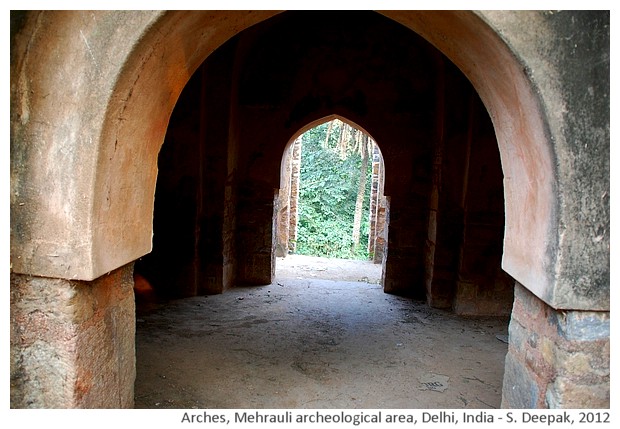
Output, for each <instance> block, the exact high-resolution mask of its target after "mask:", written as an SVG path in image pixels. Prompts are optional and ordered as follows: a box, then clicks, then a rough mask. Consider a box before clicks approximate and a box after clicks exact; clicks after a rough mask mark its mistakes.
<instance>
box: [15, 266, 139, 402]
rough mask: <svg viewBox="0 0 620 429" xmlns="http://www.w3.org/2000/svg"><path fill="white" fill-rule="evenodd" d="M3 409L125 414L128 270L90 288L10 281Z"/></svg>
mask: <svg viewBox="0 0 620 429" xmlns="http://www.w3.org/2000/svg"><path fill="white" fill-rule="evenodd" d="M11 327H12V328H11V407H12V408H131V407H132V406H133V383H134V379H135V339H134V335H135V307H134V295H133V278H132V266H131V265H129V266H125V267H123V268H120V269H118V270H116V271H114V272H112V273H110V274H108V275H106V276H103V277H102V278H100V279H97V280H95V281H93V282H78V281H67V280H57V279H47V278H40V277H28V276H23V275H18V274H13V275H12V276H11Z"/></svg>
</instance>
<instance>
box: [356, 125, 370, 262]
mask: <svg viewBox="0 0 620 429" xmlns="http://www.w3.org/2000/svg"><path fill="white" fill-rule="evenodd" d="M361 156H362V166H361V167H360V181H359V186H358V188H357V200H355V215H354V217H353V251H354V252H355V251H356V250H357V248H358V247H359V245H360V230H361V228H362V213H363V211H362V208H363V206H364V196H365V195H366V173H367V170H368V135H367V134H365V133H364V136H363V138H362V145H361Z"/></svg>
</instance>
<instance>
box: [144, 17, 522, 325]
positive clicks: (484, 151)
mask: <svg viewBox="0 0 620 429" xmlns="http://www.w3.org/2000/svg"><path fill="white" fill-rule="evenodd" d="M309 15H311V17H310V18H311V19H309ZM344 16H345V15H343V13H340V12H312V13H310V14H308V13H306V12H304V13H303V14H301V13H298V12H286V13H283V14H280V15H278V16H276V17H274V18H272V19H269V20H267V21H264V22H263V23H261V24H259V25H256V26H254V27H251V28H249V29H248V30H246V31H243V32H241V33H239V34H238V35H237V36H235V37H234V38H232V39H230V40H229V41H228V42H226V43H225V44H224V45H223V46H222V47H220V48H219V49H218V50H216V51H215V52H214V53H213V54H211V55H210V56H209V57H208V58H207V60H206V61H205V62H204V64H203V65H202V67H201V68H200V69H199V70H198V71H197V72H196V73H195V74H194V76H193V77H192V78H191V80H190V81H189V83H188V85H187V86H186V88H185V90H184V91H183V93H182V95H181V97H180V99H179V100H178V103H177V106H176V108H175V110H174V112H173V114H172V117H171V119H170V124H169V128H168V133H167V135H166V141H165V143H164V145H163V147H162V150H161V152H160V155H159V175H158V183H157V190H156V196H155V218H154V239H153V242H154V246H153V251H152V253H151V254H149V255H147V256H145V257H143V258H142V260H140V261H138V263H136V272H138V273H139V274H141V275H142V276H144V277H146V278H147V280H148V281H149V282H150V283H151V284H152V285H153V287H154V288H155V290H156V291H157V293H159V294H161V295H163V296H167V297H182V296H194V295H202V294H214V293H221V292H223V291H224V290H226V289H229V288H231V287H233V286H244V285H268V284H271V283H272V281H273V279H274V276H275V254H276V252H275V248H276V238H275V237H276V236H277V228H278V226H277V222H276V218H277V216H276V210H277V204H276V200H277V197H278V190H279V187H280V184H281V182H280V173H281V160H282V154H283V152H284V149H285V147H286V145H287V144H288V143H289V142H290V140H291V138H293V136H294V135H296V133H298V132H299V130H301V129H305V128H306V127H308V126H309V124H312V123H314V122H316V121H320V120H322V118H325V117H329V116H332V115H338V116H340V117H344V118H348V119H349V120H351V121H354V122H355V123H357V124H360V126H362V127H363V128H364V129H365V130H367V131H368V132H369V133H371V134H372V135H373V137H375V138H376V139H377V141H379V142H381V151H382V154H383V157H384V160H385V171H386V176H385V187H384V194H385V196H386V197H387V206H386V214H385V216H386V221H388V222H389V235H388V237H387V246H386V252H385V254H384V255H383V256H384V257H383V280H382V284H383V288H384V291H385V292H388V293H391V294H396V295H402V296H409V297H413V298H416V299H423V300H426V301H427V303H429V304H430V305H431V306H434V307H439V308H451V309H453V310H455V311H456V312H458V313H460V314H478V315H489V314H493V315H507V314H509V312H510V307H511V303H512V286H513V285H512V283H513V282H512V280H511V279H510V278H509V277H508V276H507V275H506V274H505V273H503V272H502V271H501V269H500V261H501V254H502V238H503V226H504V218H503V187H502V170H501V164H500V161H499V152H498V149H497V143H496V141H495V137H494V131H493V126H492V123H491V120H490V118H489V116H488V114H487V113H486V110H485V108H484V106H483V105H482V103H481V101H480V99H479V98H478V96H477V94H476V93H475V91H474V90H473V88H472V87H471V85H470V84H469V82H468V81H467V80H466V79H465V77H464V76H463V75H462V74H461V73H460V71H459V70H458V69H456V67H454V65H452V63H450V62H449V61H448V60H447V59H446V58H445V57H444V56H443V55H442V54H441V53H439V52H438V51H437V50H436V49H434V48H433V47H432V46H430V45H429V44H428V43H427V42H426V41H424V40H423V39H422V38H420V37H419V36H417V35H416V34H415V33H413V32H411V31H410V30H407V29H406V28H404V27H402V26H400V25H398V24H396V23H394V22H393V21H391V20H388V19H386V18H384V17H382V16H381V15H378V14H376V13H372V12H356V13H352V14H351V13H347V14H346V16H347V17H349V18H350V17H351V16H353V17H354V18H355V19H343V17H344ZM311 22H321V23H322V25H321V26H314V25H311V24H309V23H311Z"/></svg>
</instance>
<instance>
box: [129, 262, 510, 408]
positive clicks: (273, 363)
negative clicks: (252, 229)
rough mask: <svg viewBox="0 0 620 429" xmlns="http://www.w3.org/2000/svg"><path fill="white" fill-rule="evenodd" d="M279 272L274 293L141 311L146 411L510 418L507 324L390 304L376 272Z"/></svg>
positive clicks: (334, 265) (140, 382)
mask: <svg viewBox="0 0 620 429" xmlns="http://www.w3.org/2000/svg"><path fill="white" fill-rule="evenodd" d="M277 266H278V269H277V276H276V281H274V283H273V284H271V285H268V286H261V287H252V288H234V289H232V290H230V291H227V292H226V293H224V294H222V295H215V296H208V297H205V296H202V297H194V298H188V299H182V300H175V301H171V302H168V303H164V304H161V305H157V306H155V307H153V306H149V307H147V308H146V309H144V308H139V310H138V314H137V334H136V348H137V379H136V384H135V406H136V408H261V409H262V408H418V409H419V408H498V407H499V406H500V402H501V389H502V378H503V368H504V357H505V355H506V351H507V344H505V343H504V342H502V341H500V340H499V339H498V337H500V338H502V336H503V335H506V334H507V323H508V320H507V319H504V318H502V319H499V318H461V317H457V316H455V315H453V314H450V313H449V312H446V311H441V310H435V309H431V308H429V307H427V306H426V305H425V304H424V303H423V302H416V301H412V300H409V299H406V298H401V297H397V296H392V295H388V294H385V293H383V291H382V290H381V287H380V285H379V284H378V283H379V280H380V277H381V272H380V269H381V268H380V266H377V265H373V264H371V263H369V262H361V261H344V260H327V259H322V258H316V259H313V258H308V257H299V256H288V257H287V258H285V259H280V258H279V259H278V261H277ZM334 278H336V279H338V280H333V279H334Z"/></svg>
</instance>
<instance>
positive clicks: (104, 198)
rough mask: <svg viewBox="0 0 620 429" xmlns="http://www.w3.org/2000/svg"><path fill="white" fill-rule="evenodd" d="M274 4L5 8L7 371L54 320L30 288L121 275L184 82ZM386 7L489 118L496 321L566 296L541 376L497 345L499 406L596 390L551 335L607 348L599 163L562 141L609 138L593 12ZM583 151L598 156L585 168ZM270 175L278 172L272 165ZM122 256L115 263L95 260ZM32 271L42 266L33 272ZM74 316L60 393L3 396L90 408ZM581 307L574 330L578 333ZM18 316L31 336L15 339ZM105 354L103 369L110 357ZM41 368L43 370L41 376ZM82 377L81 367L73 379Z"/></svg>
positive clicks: (83, 338)
mask: <svg viewBox="0 0 620 429" xmlns="http://www.w3.org/2000/svg"><path fill="white" fill-rule="evenodd" d="M274 14H275V13H273V12H266V11H260V12H250V13H240V12H169V13H159V12H32V13H29V14H27V15H14V16H12V31H11V34H12V36H11V45H12V51H11V219H12V221H11V266H12V272H13V274H12V296H13V295H15V300H14V301H13V300H12V306H11V309H12V318H13V320H15V322H14V323H13V326H12V332H14V333H15V335H12V342H11V347H12V365H15V368H16V369H15V371H14V369H13V366H12V374H13V373H15V374H17V373H18V372H20V371H21V372H28V371H29V369H30V368H32V367H33V365H34V364H35V363H36V361H37V359H38V358H37V356H38V355H37V351H36V350H39V349H37V347H38V346H37V344H41V343H43V344H48V345H49V344H50V343H46V341H45V338H46V337H48V336H49V335H53V334H52V333H51V332H53V330H46V328H42V329H39V330H37V329H34V328H33V326H32V323H33V322H32V320H30V319H29V318H28V317H29V316H27V315H28V314H29V313H28V305H26V304H25V302H30V303H36V302H38V301H39V300H40V299H42V297H41V296H39V292H37V291H39V290H40V289H41V288H43V289H46V288H50V289H53V290H55V291H57V293H58V294H57V295H56V296H55V298H54V299H52V301H54V300H56V302H57V305H61V306H62V305H66V299H67V297H68V296H77V297H78V298H77V299H78V300H80V299H82V298H84V297H86V296H87V295H89V296H90V293H91V292H88V291H87V289H89V290H91V289H93V288H92V287H90V285H91V283H92V284H94V285H101V287H102V288H103V289H105V290H106V291H108V292H109V289H110V287H113V285H116V284H120V283H122V282H125V283H123V284H125V285H126V281H125V280H122V281H121V280H118V282H117V277H114V276H120V277H119V278H125V277H126V273H127V270H130V267H129V268H127V264H130V263H131V262H132V261H134V260H135V259H137V258H138V257H140V256H142V255H144V254H145V253H148V252H149V251H150V247H151V222H150V220H151V219H152V208H153V192H154V186H155V179H156V175H157V171H156V159H157V153H158V151H159V148H160V146H161V144H162V142H163V137H164V134H165V131H166V127H167V123H168V120H169V117H170V113H171V111H172V108H173V106H174V104H175V102H176V100H177V98H178V96H179V94H180V92H181V89H182V88H183V87H184V85H185V84H186V83H187V81H188V79H189V77H190V76H191V74H192V73H193V72H194V70H196V68H197V67H198V65H199V64H200V63H201V62H202V61H203V60H204V59H205V58H206V57H207V56H208V55H209V54H210V53H211V52H213V51H214V50H215V49H216V48H217V47H218V46H220V45H221V44H222V43H223V42H224V41H226V40H227V39H229V38H230V37H231V36H233V35H235V34H237V33H238V32H239V31H241V30H242V29H244V28H247V27H249V26H251V25H253V24H255V23H258V22H260V21H262V20H264V19H266V18H268V17H270V16H273V15H274ZM384 15H385V16H387V17H389V18H391V19H393V20H394V21H396V22H399V23H401V24H402V25H404V26H406V27H407V28H409V29H411V30H413V31H415V32H417V33H418V34H420V35H421V36H422V37H424V38H426V39H427V40H428V41H430V42H431V43H433V44H434V45H435V46H436V47H437V48H438V49H439V50H440V51H442V52H443V53H444V54H445V55H446V56H447V57H448V58H450V59H451V60H452V61H453V62H454V63H455V64H456V65H457V66H458V67H459V68H461V70H462V71H463V72H464V74H465V75H466V76H467V77H468V78H469V79H470V80H471V82H472V84H473V85H474V87H475V88H476V90H477V91H478V93H479V94H480V96H481V98H482V100H483V102H484V103H485V105H486V107H487V109H488V111H489V113H490V115H491V118H492V120H493V123H494V126H495V131H496V135H497V138H498V143H499V148H500V153H501V157H502V166H503V169H504V174H505V195H506V234H505V242H504V256H503V267H504V269H505V270H506V271H507V272H508V273H510V274H511V275H512V276H513V277H514V278H515V279H516V280H517V281H518V282H519V283H520V284H521V285H522V286H523V288H521V289H520V290H521V291H520V292H519V293H518V294H517V298H516V302H517V305H516V310H515V311H521V312H522V316H517V317H516V318H514V316H513V318H514V320H516V321H517V322H519V321H520V322H521V323H520V324H519V323H515V324H514V325H513V326H514V328H513V330H512V331H511V335H521V336H523V335H527V334H526V333H524V332H527V330H528V329H530V330H532V331H534V332H536V331H538V330H540V331H544V330H546V329H547V328H546V326H547V324H549V323H555V322H553V321H549V320H548V319H546V320H542V321H540V322H533V323H531V324H528V323H526V322H524V320H525V319H527V318H528V316H527V315H528V314H529V315H537V314H540V313H541V312H542V311H543V310H542V309H544V308H546V309H548V311H551V314H556V313H554V311H556V310H559V309H562V310H570V311H569V312H568V314H569V316H561V317H560V316H559V314H560V313H557V314H558V316H557V317H558V320H559V322H557V323H559V324H560V326H561V328H560V332H559V334H558V335H559V337H558V338H556V337H553V336H551V337H550V338H549V341H551V343H553V344H555V345H556V349H557V350H556V351H557V353H555V355H554V356H555V357H548V356H545V355H544V353H543V352H541V351H539V350H538V349H537V350H536V353H539V355H537V356H539V359H541V360H542V361H544V362H546V364H547V365H548V366H549V367H550V368H551V369H552V370H550V372H549V373H546V375H545V376H544V377H543V379H540V378H539V377H534V376H532V375H531V374H532V372H531V370H530V369H528V368H527V367H525V366H524V365H525V364H524V363H523V362H522V360H520V359H521V357H520V356H524V355H525V351H524V350H522V349H518V347H517V345H515V349H514V350H512V355H510V356H512V358H510V359H509V360H508V361H507V381H506V383H507V384H510V385H511V386H518V387H519V388H518V389H516V391H517V392H523V393H522V394H521V393H516V394H514V395H516V396H514V395H513V396H510V395H508V397H506V402H505V405H506V406H543V405H544V404H546V405H547V406H576V405H583V406H586V407H587V406H601V405H603V406H604V404H605V403H607V404H608V401H609V389H608V387H609V386H608V376H607V379H606V380H607V388H606V389H607V390H606V391H605V377H604V376H603V377H602V378H600V377H599V378H597V381H595V382H594V384H595V385H596V386H593V385H592V384H588V383H589V382H584V381H580V380H581V379H573V378H571V376H570V374H568V372H566V370H565V369H564V368H563V366H562V361H563V359H562V357H561V356H560V355H561V354H562V353H564V352H565V351H566V349H565V347H563V346H562V344H563V342H565V341H569V342H571V341H572V342H576V343H578V344H580V345H582V346H583V348H584V350H586V351H587V350H590V348H600V345H601V344H600V342H601V341H602V344H603V347H605V344H606V347H607V350H608V347H609V342H608V339H609V335H608V326H609V325H608V320H609V313H608V310H609V208H608V207H609V180H608V174H609V161H608V157H606V155H607V154H606V153H605V150H604V149H603V150H599V151H595V152H591V151H586V150H583V149H582V148H581V146H578V145H576V144H575V143H574V141H575V140H579V139H581V140H585V141H587V142H592V141H593V142H594V143H591V144H590V147H592V145H593V144H594V145H595V143H601V142H602V147H607V148H608V140H609V121H608V117H607V118H606V117H605V113H606V111H608V106H609V100H608V98H607V99H606V98H605V96H604V95H605V94H606V93H605V91H606V90H608V87H609V79H608V70H609V69H608V65H609V55H608V40H609V26H608V22H609V18H608V14H604V13H602V14H583V15H579V14H573V15H570V14H559V15H558V16H554V15H553V14H545V13H529V12H518V13H514V12H489V13H474V12H466V11H461V12H449V11H445V12H408V11H398V12H390V13H384ZM571 20H572V23H570V22H571ZM567 23H569V24H570V25H567ZM592 26H595V27H596V28H597V29H600V31H597V33H596V37H589V36H587V37H586V33H587V32H586V31H584V30H585V29H590V28H591V27H592ZM568 31H574V32H576V33H577V34H578V35H579V37H581V39H580V40H581V41H582V42H583V45H584V46H585V48H582V49H583V50H580V51H579V55H580V59H581V60H582V61H584V62H585V63H587V64H590V63H592V64H594V63H596V64H598V66H592V67H590V68H578V69H577V71H575V69H574V68H571V70H572V71H571V72H568V71H567V70H568V69H569V67H566V65H567V64H568V63H569V62H570V61H571V60H570V58H569V55H568V47H567V46H568V45H567V44H566V43H567V42H565V40H568V39H567V38H563V37H557V35H558V34H560V33H562V32H568ZM606 43H607V45H606ZM593 46H594V47H595V49H591V48H592V47H593ZM605 47H607V50H605ZM590 60H592V61H590ZM601 60H602V61H601ZM50 70H54V71H55V72H54V73H50ZM606 72H607V75H605V73H606ZM586 87H587V88H589V89H588V90H587V91H586V93H587V94H589V97H588V98H587V100H586V101H585V102H584V101H580V100H582V99H579V98H578V97H577V96H576V94H578V93H580V91H582V90H583V89H584V88H586ZM584 103H586V104H584ZM58 106H62V108H60V109H59V108H58ZM588 112H591V113H588ZM578 116H581V117H582V118H587V119H586V120H587V121H588V123H589V124H591V127H589V128H591V129H594V130H595V133H594V134H588V133H587V132H586V131H585V130H584V129H583V127H582V126H581V125H580V121H582V120H580V121H578V120H577V117H578ZM145 117H146V118H148V120H146V121H145V120H144V118H145ZM231 127H232V128H234V123H231ZM586 128H587V127H586ZM231 139H233V140H234V139H235V135H234V132H233V134H232V135H231ZM605 143H607V146H605ZM586 146H587V144H586ZM592 164H594V165H597V166H598V167H597V168H596V169H594V170H592V169H590V166H591V165H592ZM584 178H585V179H588V180H584ZM267 181H268V182H274V183H275V178H274V177H269V178H267ZM583 193H585V194H587V195H588V197H586V199H585V200H584V199H583V198H581V197H580V195H581V194H583ZM583 216H587V219H588V222H587V223H585V224H584V223H583V222H580V219H582V217H583ZM573 243H580V244H579V245H577V246H574V245H572V244H573ZM124 266H125V267H126V268H120V271H117V272H115V275H114V276H112V277H110V276H106V273H109V272H111V271H114V270H116V269H119V267H124ZM30 276H38V277H39V278H38V279H37V280H36V281H33V280H31V279H30ZM119 282H120V283H119ZM95 289H96V288H95ZM62 290H65V291H67V293H69V294H70V295H66V294H63V293H64V292H61V291H62ZM528 291H531V292H532V293H533V295H530V292H528ZM55 293H56V292H55ZM71 294H75V295H71ZM104 295H106V296H112V298H110V299H109V300H108V301H105V300H104V301H105V302H108V304H109V305H107V307H105V306H104V307H102V308H100V309H99V310H97V311H95V312H94V313H93V315H95V316H98V317H99V316H101V319H100V320H101V323H103V324H104V325H106V326H111V328H110V335H112V337H119V336H121V337H122V336H126V334H127V332H126V330H127V329H131V326H132V325H131V324H128V325H126V326H125V328H126V329H125V330H123V327H122V326H120V325H122V322H121V323H120V325H119V323H118V320H117V319H116V318H115V317H116V316H112V315H115V314H117V313H118V314H124V315H125V316H123V317H126V315H127V314H128V313H131V311H126V310H128V308H129V307H123V308H122V309H121V310H119V312H117V313H115V312H114V311H109V312H107V313H106V311H107V310H108V309H112V308H113V307H114V303H118V302H120V300H116V299H117V298H118V297H117V298H114V295H109V294H108V293H107V292H106V293H105V294H104ZM102 296H103V295H102ZM20 297H21V298H20ZM23 297H28V298H23ZM72 299H75V298H72ZM89 299H90V298H89ZM86 301H88V299H87V300H86ZM45 302H46V304H45V305H47V306H50V305H54V304H50V303H49V302H50V301H49V300H46V301H45ZM98 302H99V301H98ZM101 302H103V301H101ZM101 302H99V304H98V305H102V304H101ZM35 305H36V304H35ZM84 305H85V306H86V307H88V305H90V304H84ZM85 314H86V313H83V312H78V313H75V312H73V311H69V312H68V313H67V314H66V315H65V316H66V318H65V319H62V321H61V325H62V326H67V327H69V328H68V331H67V332H68V333H67V342H66V343H62V344H56V345H53V346H52V349H53V348H60V349H62V350H65V352H66V353H60V355H62V356H64V357H63V359H65V360H66V361H67V362H68V363H67V364H66V366H68V367H70V368H72V370H71V373H72V377H69V378H67V379H66V380H65V381H58V382H59V383H61V384H62V386H63V387H62V389H61V390H62V391H63V392H65V393H64V394H63V395H61V396H62V397H61V398H59V399H58V400H57V401H56V402H53V401H52V402H49V398H46V397H45V395H43V397H40V398H38V399H28V398H30V396H29V394H27V393H24V392H28V391H29V390H28V389H30V388H31V387H28V382H27V381H24V383H25V384H20V387H19V389H18V390H19V393H16V394H15V398H16V399H15V402H13V400H12V404H15V406H28V404H30V406H55V405H56V406H58V405H59V406H86V407H88V406H97V404H99V403H100V402H98V401H99V399H100V396H98V395H97V393H96V392H95V390H93V389H92V386H93V385H95V384H96V383H95V381H94V380H96V379H97V377H98V376H100V375H91V376H89V377H90V378H89V377H86V376H85V375H84V368H85V367H89V366H90V363H89V362H85V361H84V360H83V359H85V358H82V357H78V355H76V354H71V352H69V350H72V349H73V348H74V347H77V348H78V351H79V350H87V349H89V348H91V347H92V344H93V343H92V342H93V341H95V340H96V339H95V338H89V337H88V335H86V334H84V332H85V329H86V328H85V325H84V323H85V317H86V315H85ZM102 314H104V316H102ZM562 314H566V313H565V312H564V313H562ZM554 317H555V316H554ZM86 319H88V317H86ZM45 320H47V322H46V323H51V322H50V320H51V319H49V320H48V319H45ZM91 320H92V319H91ZM110 320H114V322H113V323H112V322H109V321H110ZM584 321H586V322H584ZM108 322H109V323H108ZM583 323H586V324H587V326H588V333H589V334H588V335H585V336H584V335H582V336H580V335H577V334H575V333H574V332H573V331H574V329H576V327H577V326H581V325H582V324H583ZM44 325H45V324H44ZM52 325H53V323H52ZM45 326H47V325H45ZM20 330H21V331H23V330H25V331H26V332H30V334H31V336H30V337H29V338H26V339H24V337H23V336H22V339H21V340H20V339H18V337H17V332H19V331H20ZM575 332H576V331H575ZM590 334H591V335H590ZM605 341H606V342H605ZM109 346H110V347H113V346H112V345H111V344H110V345H109ZM580 347H581V346H580ZM534 348H535V347H534ZM128 353H131V352H130V351H129V349H127V350H126V351H125V352H120V353H119V352H118V351H116V352H115V353H114V356H116V358H115V359H117V360H118V361H119V362H120V361H127V360H131V359H128V356H127V354H128ZM541 353H542V354H541ZM78 354H79V353H78ZM86 355H87V354H86ZM25 356H28V359H30V360H28V359H25V358H24V357H25ZM13 357H15V358H14V359H13ZM549 359H550V360H549ZM606 362H607V365H608V362H609V359H608V353H607V361H606ZM602 365H603V366H604V365H605V359H604V358H603V363H602ZM103 367H106V366H105V365H103ZM128 368H129V367H128ZM48 369H49V368H48ZM106 370H109V371H111V372H112V373H116V370H115V369H114V368H112V367H110V368H108V369H106ZM46 371H47V370H43V373H42V374H43V375H41V376H40V377H42V378H41V379H43V380H45V379H46V375H45V372H46ZM127 371H129V372H128V374H129V373H130V372H131V369H127ZM528 374H529V375H528ZM558 374H559V375H558ZM52 378H53V377H52ZM84 380H91V381H90V382H89V383H85V384H84V383H83V382H84ZM550 383H551V384H550ZM584 383H585V384H584ZM51 385H54V384H53V383H52V384H51ZM532 385H533V386H536V389H539V390H537V392H538V393H537V394H536V395H535V398H533V399H532V398H530V397H529V396H527V395H529V394H528V393H525V392H528V391H531V389H530V387H531V386H532ZM567 385H577V386H580V389H581V390H580V391H584V390H585V391H586V392H587V394H586V396H587V398H589V399H588V401H590V402H583V401H582V402H579V401H580V399H578V398H574V397H572V396H570V394H571V392H572V391H571V389H567V387H566V386H567ZM549 386H551V387H549ZM601 386H602V390H601ZM127 389H128V388H127V387H124V388H122V389H121V390H122V392H120V393H119V395H120V397H123V398H125V399H124V400H118V401H117V402H114V404H113V405H112V406H127V405H129V404H130V401H129V399H128V397H129V396H130V395H128V392H127ZM528 389H529V390H528ZM505 390H506V389H505ZM512 391H515V389H512ZM605 392H606V393H605ZM520 395H522V396H520ZM525 396H527V398H526V397H525ZM12 398H13V394H12ZM24 398H25V399H24ZM521 399H523V401H521ZM605 401H607V402H605Z"/></svg>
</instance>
